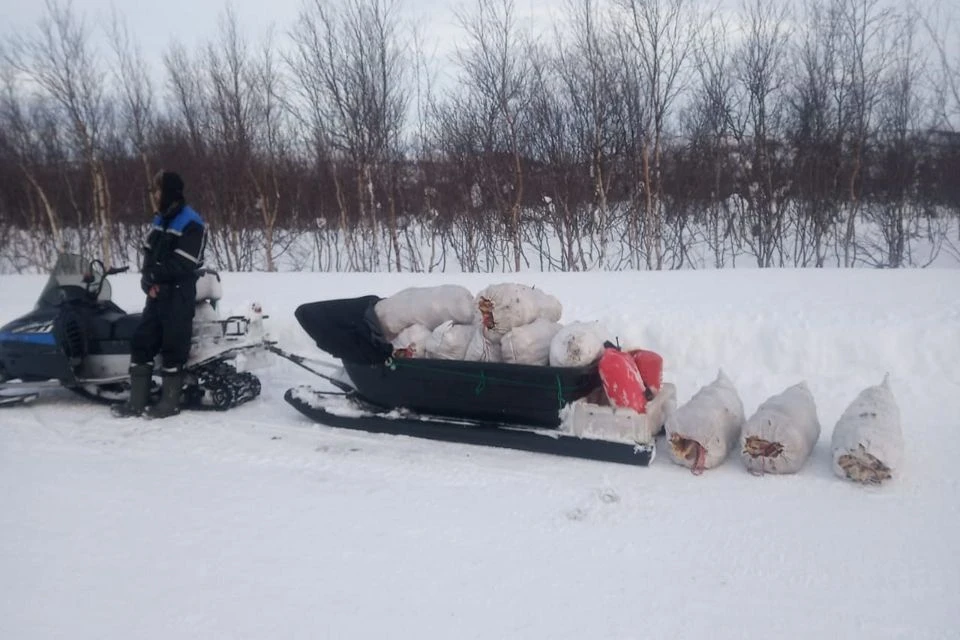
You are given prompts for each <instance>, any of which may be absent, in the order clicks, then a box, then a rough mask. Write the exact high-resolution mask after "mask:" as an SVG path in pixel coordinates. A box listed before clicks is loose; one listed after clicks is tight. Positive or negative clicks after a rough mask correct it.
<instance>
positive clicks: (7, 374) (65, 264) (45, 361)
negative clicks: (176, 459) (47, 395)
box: [0, 253, 267, 410]
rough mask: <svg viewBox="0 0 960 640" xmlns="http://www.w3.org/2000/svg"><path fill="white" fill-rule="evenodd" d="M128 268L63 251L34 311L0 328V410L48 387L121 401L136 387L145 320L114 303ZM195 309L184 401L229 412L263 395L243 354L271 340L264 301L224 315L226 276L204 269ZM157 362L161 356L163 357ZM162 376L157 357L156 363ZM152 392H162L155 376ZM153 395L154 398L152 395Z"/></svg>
mask: <svg viewBox="0 0 960 640" xmlns="http://www.w3.org/2000/svg"><path fill="white" fill-rule="evenodd" d="M128 269H129V267H116V268H110V269H106V268H105V267H104V264H103V262H102V261H100V260H96V259H94V260H91V261H89V262H87V261H86V260H85V259H84V258H82V257H81V256H79V255H76V254H71V253H62V254H60V255H59V256H58V258H57V262H56V264H55V265H54V267H53V270H52V271H51V272H50V276H49V278H48V279H47V283H46V285H45V286H44V287H43V290H42V291H41V292H40V297H39V298H38V300H37V302H36V304H35V305H34V308H33V309H32V310H31V311H30V312H29V313H27V314H25V315H23V316H21V317H19V318H17V319H16V320H14V321H12V322H10V323H9V324H7V325H5V326H3V327H0V407H2V406H10V405H17V404H22V403H25V402H30V401H32V400H34V399H36V398H37V397H38V396H39V395H40V394H41V393H43V392H44V391H45V390H49V389H56V388H67V389H69V390H71V391H73V392H75V393H77V394H79V395H81V396H84V397H86V398H88V399H91V400H95V401H100V402H105V403H117V402H123V401H125V400H126V399H127V397H128V396H129V392H130V376H129V371H128V370H129V366H130V340H131V338H132V337H133V333H134V330H135V329H136V327H137V325H138V324H139V321H140V314H139V313H127V312H126V311H124V310H123V309H121V308H120V307H119V306H117V305H116V304H115V303H114V302H113V301H112V300H111V293H112V290H111V286H110V282H109V280H108V279H107V278H108V276H112V275H115V274H119V273H123V272H125V271H127V270H128ZM197 275H198V279H197V297H196V302H197V306H196V311H195V315H194V321H193V337H192V342H191V348H190V357H189V359H188V361H187V364H186V366H185V371H186V373H187V375H186V381H185V386H184V393H183V394H182V398H183V400H182V401H181V403H182V405H184V406H185V407H188V408H203V409H217V410H225V409H229V408H231V407H235V406H237V405H239V404H241V403H244V402H247V401H249V400H252V399H253V398H255V397H257V396H258V395H259V394H260V380H259V379H258V378H257V377H256V375H254V374H253V373H251V372H249V371H239V370H238V368H237V367H236V366H235V365H236V360H237V358H238V356H239V355H240V354H250V353H251V352H255V351H262V350H263V349H264V347H265V346H266V344H267V340H266V339H265V335H264V331H263V318H265V317H266V316H263V314H262V311H261V310H260V308H259V305H252V306H251V310H250V313H249V314H248V315H233V316H229V317H227V318H223V319H221V318H220V317H219V311H218V308H217V307H218V301H219V300H220V296H221V285H220V276H219V274H218V273H217V272H216V271H213V270H209V269H201V270H199V271H198V274H197ZM158 360H159V358H158ZM156 371H157V374H158V375H159V361H158V363H157V370H156ZM152 387H153V388H152V391H151V393H152V395H154V396H156V394H158V392H159V384H158V381H157V379H155V380H154V382H153V385H152ZM154 399H155V398H154Z"/></svg>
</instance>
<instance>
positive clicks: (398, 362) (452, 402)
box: [271, 296, 655, 466]
mask: <svg viewBox="0 0 960 640" xmlns="http://www.w3.org/2000/svg"><path fill="white" fill-rule="evenodd" d="M379 299H380V298H378V297H377V296H364V297H360V298H351V299H343V300H328V301H322V302H314V303H309V304H304V305H301V306H300V307H299V308H298V309H297V310H296V317H297V320H298V322H299V323H300V325H301V327H303V329H304V330H305V331H306V332H307V333H308V334H309V335H310V337H311V338H313V339H314V341H315V342H316V344H317V346H318V347H319V348H321V349H322V350H324V351H326V352H327V353H329V354H330V355H332V356H334V357H337V358H339V359H340V360H341V361H342V363H343V367H342V370H341V371H340V372H339V375H336V376H332V375H325V374H321V373H319V372H317V371H315V370H313V369H311V368H310V367H309V366H308V363H309V362H311V361H308V360H307V359H305V358H302V357H299V356H294V355H291V354H287V353H284V352H282V351H281V350H279V349H276V348H272V349H271V350H273V351H274V352H275V353H278V354H279V355H282V356H284V357H287V358H288V359H291V360H293V361H294V362H296V363H297V364H299V365H301V366H303V367H304V368H307V369H308V370H310V371H312V372H313V373H316V374H317V375H319V376H321V377H323V378H325V379H326V380H328V381H329V382H331V383H332V384H333V385H334V386H336V387H338V388H339V389H340V390H341V393H336V392H327V391H321V390H317V389H313V388H311V387H298V388H293V389H289V390H288V391H287V392H286V394H285V396H284V398H285V400H286V401H287V402H288V403H289V404H290V405H291V406H293V407H294V408H295V409H297V410H298V411H299V412H301V413H302V414H304V415H305V416H307V417H309V418H310V419H311V420H314V421H315V422H319V423H321V424H324V425H327V426H331V427H337V428H346V429H355V430H362V431H368V432H373V433H386V434H393V435H406V436H412V437H417V438H426V439H430V440H441V441H446V442H455V443H462V444H471V445H482V446H488V447H501V448H509V449H518V450H523V451H530V452H537V453H545V454H551V455H559V456H567V457H576V458H585V459H592V460H602V461H607V462H616V463H623V464H634V465H640V466H645V465H648V464H649V463H650V462H651V461H652V459H653V457H654V454H655V448H654V444H653V442H652V441H650V442H636V441H633V440H631V439H629V438H617V439H607V438H604V437H598V436H597V434H590V435H588V436H584V435H583V433H577V432H576V431H575V430H572V429H570V428H568V427H569V425H568V424H567V423H566V421H565V416H569V415H570V414H571V412H570V411H569V410H566V411H565V409H567V408H568V407H570V406H571V405H572V403H575V402H576V401H578V400H582V399H585V398H586V397H587V396H588V395H590V394H591V393H594V392H596V391H597V390H599V389H600V388H601V382H600V375H599V371H598V367H597V364H596V363H594V364H592V365H589V366H585V367H549V366H533V365H518V364H510V363H491V362H473V361H461V360H438V359H426V358H394V357H393V346H392V345H391V344H390V343H389V342H388V341H386V340H385V339H384V337H383V332H382V330H381V328H380V325H379V321H378V319H377V317H376V314H375V312H374V305H375V304H376V302H377V301H378V300H379Z"/></svg>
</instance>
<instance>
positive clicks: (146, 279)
mask: <svg viewBox="0 0 960 640" xmlns="http://www.w3.org/2000/svg"><path fill="white" fill-rule="evenodd" d="M153 285H154V282H153V272H152V271H151V270H149V269H146V270H144V271H143V272H142V273H141V274H140V288H141V289H143V292H144V293H149V292H150V287H152V286H153Z"/></svg>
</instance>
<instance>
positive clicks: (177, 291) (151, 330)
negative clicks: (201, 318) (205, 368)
mask: <svg viewBox="0 0 960 640" xmlns="http://www.w3.org/2000/svg"><path fill="white" fill-rule="evenodd" d="M196 296H197V285H196V283H195V282H186V283H181V284H165V285H161V286H160V293H159V294H157V297H156V298H150V297H148V298H147V304H146V306H145V307H144V309H143V317H142V319H141V320H140V324H139V325H138V326H137V329H136V331H134V333H133V340H132V342H131V345H130V362H131V363H132V364H150V363H152V362H153V359H154V358H155V357H156V356H157V354H160V355H161V357H162V365H163V368H164V369H167V370H171V371H172V370H175V369H176V370H179V369H182V368H183V365H184V364H186V362H187V358H188V357H189V356H190V339H191V336H192V335H193V314H194V311H195V310H196Z"/></svg>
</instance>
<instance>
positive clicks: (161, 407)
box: [147, 371, 184, 418]
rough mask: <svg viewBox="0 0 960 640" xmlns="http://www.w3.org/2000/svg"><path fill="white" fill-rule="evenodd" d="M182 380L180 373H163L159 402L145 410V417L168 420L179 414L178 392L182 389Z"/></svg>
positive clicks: (181, 373) (182, 376)
mask: <svg viewBox="0 0 960 640" xmlns="http://www.w3.org/2000/svg"><path fill="white" fill-rule="evenodd" d="M183 379H184V375H183V372H182V371H164V372H163V389H162V390H161V391H160V402H158V403H157V404H155V405H153V406H152V407H148V408H147V416H149V417H151V418H169V417H170V416H175V415H177V414H178V413H180V392H181V390H182V388H183Z"/></svg>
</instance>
